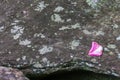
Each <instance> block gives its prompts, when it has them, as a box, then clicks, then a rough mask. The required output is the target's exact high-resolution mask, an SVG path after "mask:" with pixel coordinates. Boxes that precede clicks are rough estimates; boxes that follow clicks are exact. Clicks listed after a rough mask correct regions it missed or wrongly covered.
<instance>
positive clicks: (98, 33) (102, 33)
mask: <svg viewBox="0 0 120 80" xmlns="http://www.w3.org/2000/svg"><path fill="white" fill-rule="evenodd" d="M95 33H96V36H99V35H102V36H103V35H104V34H105V33H104V32H103V31H96V32H95Z"/></svg>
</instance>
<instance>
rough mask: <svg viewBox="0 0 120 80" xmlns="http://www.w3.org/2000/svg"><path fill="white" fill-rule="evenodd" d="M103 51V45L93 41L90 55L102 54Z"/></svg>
mask: <svg viewBox="0 0 120 80" xmlns="http://www.w3.org/2000/svg"><path fill="white" fill-rule="evenodd" d="M102 52H103V47H102V46H101V45H100V44H98V43H97V42H92V47H91V49H90V50H89V53H88V55H89V56H101V55H102Z"/></svg>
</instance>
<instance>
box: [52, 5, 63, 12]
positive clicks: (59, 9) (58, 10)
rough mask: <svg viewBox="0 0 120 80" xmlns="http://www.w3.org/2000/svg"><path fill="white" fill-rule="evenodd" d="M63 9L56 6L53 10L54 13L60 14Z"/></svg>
mask: <svg viewBox="0 0 120 80" xmlns="http://www.w3.org/2000/svg"><path fill="white" fill-rule="evenodd" d="M63 10H64V8H63V7H62V6H57V7H56V8H55V10H54V12H60V11H63Z"/></svg>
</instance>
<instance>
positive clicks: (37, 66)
mask: <svg viewBox="0 0 120 80" xmlns="http://www.w3.org/2000/svg"><path fill="white" fill-rule="evenodd" d="M33 66H34V67H36V68H41V67H42V65H41V64H40V63H39V62H36V63H35V64H34V65H33Z"/></svg>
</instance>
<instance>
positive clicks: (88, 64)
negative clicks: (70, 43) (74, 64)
mask: <svg viewBox="0 0 120 80" xmlns="http://www.w3.org/2000/svg"><path fill="white" fill-rule="evenodd" d="M86 65H87V66H88V67H94V65H93V64H90V63H86Z"/></svg>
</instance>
